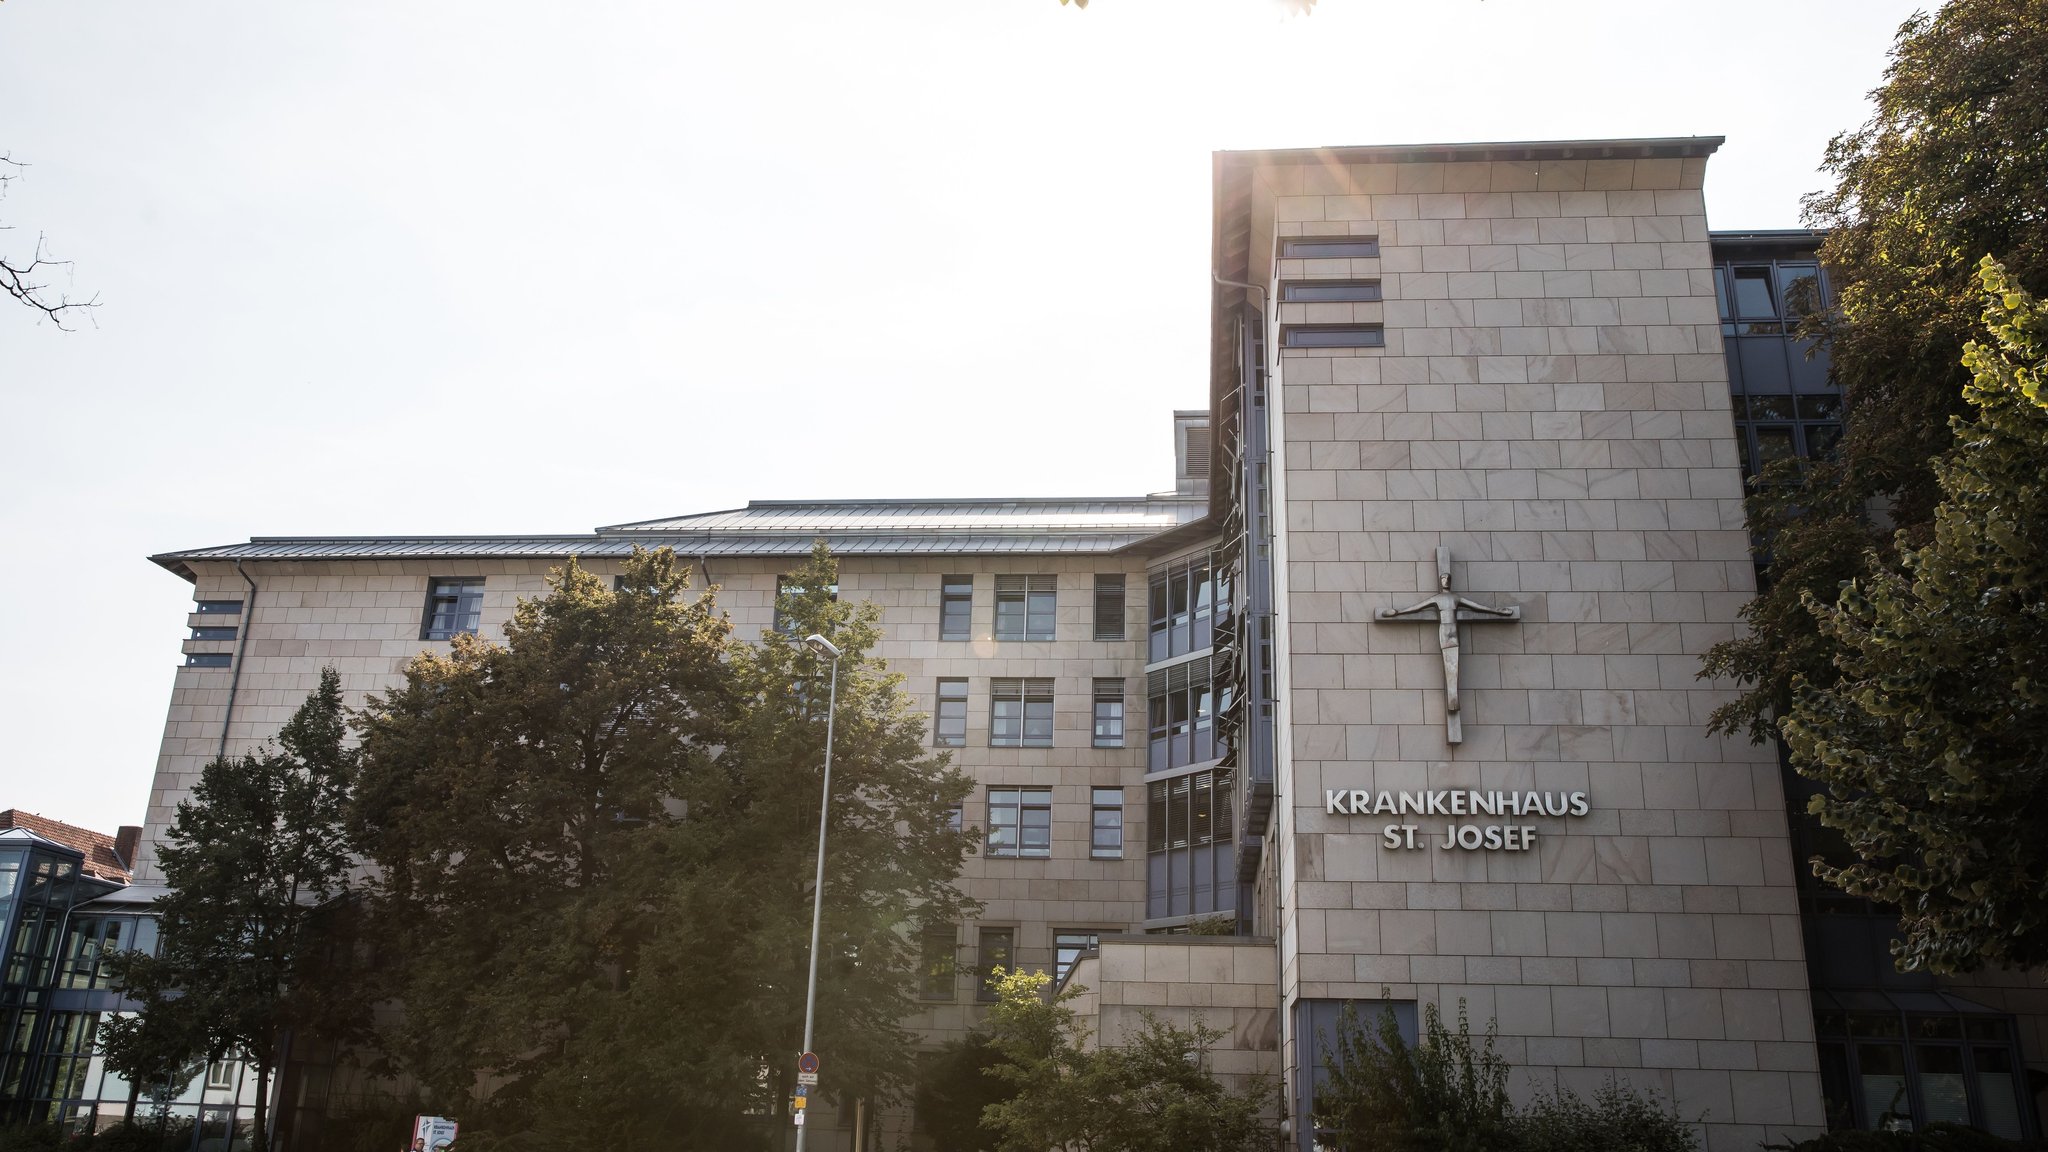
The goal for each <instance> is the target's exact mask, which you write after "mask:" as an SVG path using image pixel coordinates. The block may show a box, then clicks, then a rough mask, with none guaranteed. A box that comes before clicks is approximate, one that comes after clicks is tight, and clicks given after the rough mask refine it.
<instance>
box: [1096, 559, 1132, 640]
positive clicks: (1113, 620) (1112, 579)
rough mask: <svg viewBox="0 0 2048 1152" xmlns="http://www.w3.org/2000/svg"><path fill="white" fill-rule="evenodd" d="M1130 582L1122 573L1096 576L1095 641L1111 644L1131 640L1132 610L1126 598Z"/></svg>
mask: <svg viewBox="0 0 2048 1152" xmlns="http://www.w3.org/2000/svg"><path fill="white" fill-rule="evenodd" d="M1129 588H1130V582H1129V580H1128V579H1127V578H1126V577H1125V575H1124V573H1122V572H1097V573H1096V574H1095V639H1096V641H1097V642H1098V643H1103V644H1109V643H1115V642H1118V641H1122V640H1126V639H1129V637H1130V633H1131V626H1130V615H1131V613H1130V609H1129V607H1128V606H1127V604H1126V601H1125V598H1126V596H1128V595H1129Z"/></svg>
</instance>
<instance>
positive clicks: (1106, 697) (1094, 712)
mask: <svg viewBox="0 0 2048 1152" xmlns="http://www.w3.org/2000/svg"><path fill="white" fill-rule="evenodd" d="M1127 693H1128V686H1127V685H1126V684H1125V683H1124V680H1123V678H1122V677H1121V676H1116V677H1110V676H1098V677H1096V679H1095V684H1094V692H1093V693H1092V706H1091V707H1090V709H1089V720H1090V725H1089V734H1090V746H1091V747H1095V748H1121V747H1123V746H1124V738H1125V737H1126V736H1127V735H1128V734H1129V732H1130V722H1129V717H1130V711H1129V708H1128V707H1127V705H1126V703H1125V700H1126V696H1127ZM1111 703H1114V704H1115V705H1116V715H1115V716H1114V717H1113V719H1114V721H1115V723H1116V733H1115V735H1113V736H1105V735H1104V734H1103V731H1102V730H1103V728H1104V727H1105V725H1106V723H1107V722H1108V721H1109V720H1110V719H1112V718H1111V717H1106V716H1104V714H1103V705H1105V704H1111Z"/></svg>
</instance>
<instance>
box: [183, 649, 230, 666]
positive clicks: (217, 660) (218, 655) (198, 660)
mask: <svg viewBox="0 0 2048 1152" xmlns="http://www.w3.org/2000/svg"><path fill="white" fill-rule="evenodd" d="M234 662H235V658H234V656H233V654H231V653H228V652H187V653H185V667H187V668H226V667H228V666H230V665H232V664H233V663H234Z"/></svg>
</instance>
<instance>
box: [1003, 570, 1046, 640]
mask: <svg viewBox="0 0 2048 1152" xmlns="http://www.w3.org/2000/svg"><path fill="white" fill-rule="evenodd" d="M1006 609H1007V611H1006ZM993 631H994V636H995V639H996V640H997V641H999V642H1001V643H1050V642H1051V641H1053V640H1055V639H1057V638H1058V635H1059V577H1058V576H1056V575H1052V574H1049V573H1038V574H1035V575H1019V574H1014V573H1004V574H1000V575H998V576H997V577H996V616H995V627H994V630H993Z"/></svg>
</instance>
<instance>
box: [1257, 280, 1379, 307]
mask: <svg viewBox="0 0 2048 1152" xmlns="http://www.w3.org/2000/svg"><path fill="white" fill-rule="evenodd" d="M1333 289H1348V290H1349V293H1348V294H1336V295H1320V294H1318V293H1319V292H1328V291H1330V290H1333ZM1385 298H1386V297H1385V293H1384V289H1383V288H1382V287H1381V285H1380V281H1379V278H1378V277H1371V278H1367V277H1359V278H1357V279H1343V280H1282V281H1281V282H1280V303H1282V304H1377V303H1379V302H1380V301H1381V300H1384V299H1385Z"/></svg>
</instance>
